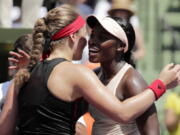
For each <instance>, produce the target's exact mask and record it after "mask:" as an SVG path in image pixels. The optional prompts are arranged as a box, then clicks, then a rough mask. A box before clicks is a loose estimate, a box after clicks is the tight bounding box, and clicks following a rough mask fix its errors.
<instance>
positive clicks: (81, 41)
mask: <svg viewBox="0 0 180 135" xmlns="http://www.w3.org/2000/svg"><path fill="white" fill-rule="evenodd" d="M86 44H87V40H86V39H85V38H84V37H83V38H80V39H79V41H78V43H77V45H76V46H75V48H74V50H75V59H81V57H82V53H83V50H84V48H85V46H86Z"/></svg>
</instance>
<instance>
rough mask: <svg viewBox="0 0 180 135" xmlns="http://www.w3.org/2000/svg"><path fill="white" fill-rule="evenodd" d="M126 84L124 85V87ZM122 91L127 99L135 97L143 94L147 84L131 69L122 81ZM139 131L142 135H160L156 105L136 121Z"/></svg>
mask: <svg viewBox="0 0 180 135" xmlns="http://www.w3.org/2000/svg"><path fill="white" fill-rule="evenodd" d="M123 84H124V85H123ZM120 86H122V89H123V90H125V91H124V96H125V98H129V97H132V96H135V95H137V94H139V93H141V92H143V91H144V90H145V89H146V88H147V87H148V85H147V83H146V82H145V80H144V79H143V78H142V76H141V75H140V74H139V73H138V72H137V71H136V70H134V69H129V70H128V72H127V73H126V74H125V76H124V78H123V80H122V85H120ZM136 122H137V125H138V128H139V131H140V132H141V134H142V135H159V134H160V132H159V122H158V117H157V111H156V107H155V104H153V105H152V106H151V107H150V108H149V109H148V110H147V111H146V112H145V113H143V114H142V115H141V116H140V117H138V118H137V119H136Z"/></svg>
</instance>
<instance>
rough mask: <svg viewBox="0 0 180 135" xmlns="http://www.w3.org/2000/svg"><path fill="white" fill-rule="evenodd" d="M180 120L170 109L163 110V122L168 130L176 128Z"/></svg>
mask: <svg viewBox="0 0 180 135" xmlns="http://www.w3.org/2000/svg"><path fill="white" fill-rule="evenodd" d="M179 122H180V116H179V115H178V114H176V113H175V112H174V110H172V109H166V110H165V124H166V127H167V129H168V131H169V132H172V131H174V130H176V129H177V127H178V124H179Z"/></svg>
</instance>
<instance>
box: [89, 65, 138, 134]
mask: <svg viewBox="0 0 180 135" xmlns="http://www.w3.org/2000/svg"><path fill="white" fill-rule="evenodd" d="M129 68H131V66H130V65H129V64H127V63H126V64H125V65H124V66H123V67H122V68H121V70H120V71H119V72H118V73H117V74H116V75H115V76H114V77H113V78H112V79H111V81H110V82H109V83H108V84H107V87H108V90H110V91H111V92H112V93H113V94H114V95H115V94H116V89H117V87H118V85H119V83H120V81H121V80H122V78H123V76H124V74H125V73H126V72H127V70H128V69H129ZM89 112H90V113H91V115H92V116H93V118H94V120H95V122H94V124H93V129H92V135H140V133H139V130H138V128H137V125H136V122H135V121H131V122H129V123H128V124H122V123H118V122H116V121H113V120H112V119H110V118H109V117H107V116H106V115H104V114H103V113H101V112H100V111H98V110H97V109H96V108H95V107H93V106H92V105H90V106H89Z"/></svg>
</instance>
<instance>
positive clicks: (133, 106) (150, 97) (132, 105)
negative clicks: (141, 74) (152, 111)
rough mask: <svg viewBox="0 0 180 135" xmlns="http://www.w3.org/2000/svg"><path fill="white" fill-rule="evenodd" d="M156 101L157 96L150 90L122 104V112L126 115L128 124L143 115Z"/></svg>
mask: <svg viewBox="0 0 180 135" xmlns="http://www.w3.org/2000/svg"><path fill="white" fill-rule="evenodd" d="M154 101H155V95H154V93H153V91H152V90H150V89H148V90H145V91H144V92H142V93H140V94H138V95H136V96H134V97H131V98H128V99H127V100H125V101H124V102H123V104H122V106H123V109H122V111H123V114H125V117H126V120H127V122H128V121H130V120H134V119H136V118H137V117H139V116H140V115H142V114H143V113H144V112H145V111H146V110H147V109H148V108H149V107H150V106H151V105H152V104H153V102H154ZM121 114H122V113H121Z"/></svg>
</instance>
